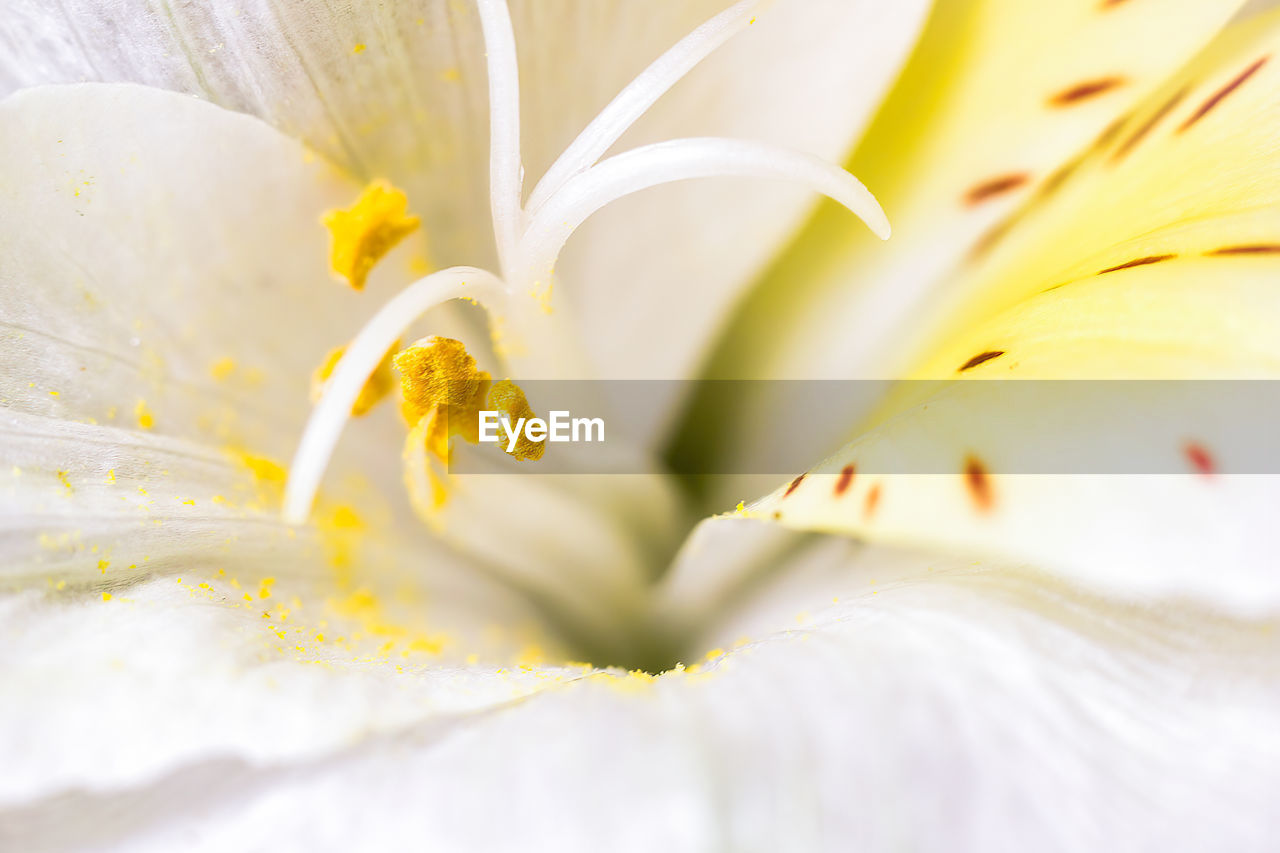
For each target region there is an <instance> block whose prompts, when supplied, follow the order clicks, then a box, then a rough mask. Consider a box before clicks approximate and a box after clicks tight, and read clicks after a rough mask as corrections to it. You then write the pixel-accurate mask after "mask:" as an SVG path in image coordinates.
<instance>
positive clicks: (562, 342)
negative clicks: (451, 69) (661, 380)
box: [284, 0, 889, 524]
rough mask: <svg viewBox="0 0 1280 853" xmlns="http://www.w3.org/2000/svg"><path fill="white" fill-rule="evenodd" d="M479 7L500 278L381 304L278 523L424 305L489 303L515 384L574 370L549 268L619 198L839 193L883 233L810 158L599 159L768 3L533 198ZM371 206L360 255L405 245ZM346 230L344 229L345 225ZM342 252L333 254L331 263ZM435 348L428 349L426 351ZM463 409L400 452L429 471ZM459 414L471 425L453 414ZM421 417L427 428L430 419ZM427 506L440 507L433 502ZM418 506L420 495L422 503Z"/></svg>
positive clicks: (690, 48) (439, 276) (354, 258)
mask: <svg viewBox="0 0 1280 853" xmlns="http://www.w3.org/2000/svg"><path fill="white" fill-rule="evenodd" d="M476 4H477V8H478V11H479V15H480V23H481V27H482V30H483V33H484V41H485V47H486V50H487V54H486V56H487V67H488V77H489V146H490V151H489V154H490V156H489V194H490V210H491V213H492V218H493V231H494V239H495V242H496V245H497V254H498V259H499V270H500V274H494V273H492V272H488V271H485V270H481V269H477V268H474V267H452V268H449V269H445V270H441V271H439V272H435V273H432V274H431V275H428V276H426V277H424V278H422V279H420V280H418V281H416V282H414V283H413V284H411V285H409V286H408V287H406V288H405V289H404V290H403V291H401V292H400V293H399V294H398V295H396V296H395V297H394V298H392V299H391V300H390V301H388V302H387V303H386V304H385V305H383V306H382V308H381V309H380V310H379V311H378V312H377V313H376V314H375V315H374V317H373V318H372V319H371V320H370V321H369V322H368V323H367V324H366V325H365V326H364V328H362V329H361V330H360V331H359V332H358V333H357V334H356V336H355V338H354V339H353V340H352V341H351V343H350V344H349V345H348V346H347V347H346V348H345V350H343V351H342V352H341V354H340V355H339V356H338V357H337V360H336V362H335V363H332V364H330V365H329V370H328V375H327V379H326V380H325V381H324V383H323V386H322V390H321V394H320V399H319V401H318V403H317V405H316V407H315V409H314V410H313V412H312V414H311V418H310V420H309V422H308V423H307V426H306V429H305V431H304V433H303V436H302V440H301V442H300V444H299V446H298V450H297V453H296V454H295V456H294V459H293V464H292V466H291V467H290V474H289V480H288V484H287V487H286V489H285V499H284V517H285V519H286V520H287V521H289V522H291V523H295V524H299V523H302V522H304V521H306V519H307V517H308V515H309V514H310V511H311V506H312V503H313V501H314V499H315V495H316V492H317V490H318V488H319V486H320V481H321V479H322V477H323V474H324V471H325V468H326V467H327V466H328V463H329V460H330V457H331V456H332V453H333V450H334V448H335V446H336V444H337V442H338V439H339V437H340V436H341V434H342V431H343V429H344V427H345V425H346V423H347V419H348V418H349V417H350V416H351V414H352V411H353V408H355V409H357V410H358V409H359V408H360V402H361V396H362V394H365V395H367V394H368V391H367V388H368V385H369V382H370V379H371V377H375V375H376V374H377V373H378V371H379V368H380V365H385V363H386V359H387V356H388V353H389V352H390V351H391V350H393V349H394V348H395V346H396V342H397V341H398V340H400V339H401V337H402V336H403V335H404V334H405V333H406V331H407V330H408V328H409V327H410V326H411V325H412V324H413V323H414V322H416V321H417V320H418V319H419V318H420V317H421V316H422V315H423V314H424V313H425V312H427V311H428V310H430V309H432V308H434V307H436V306H438V305H440V304H442V303H444V302H446V301H448V300H451V299H467V300H471V301H473V302H475V303H477V304H479V305H480V306H482V307H483V308H484V309H485V310H486V312H487V314H488V317H489V321H490V324H491V329H496V328H501V329H502V332H503V336H502V341H501V346H500V347H499V356H500V357H501V358H502V360H503V367H504V369H506V370H508V371H509V372H510V373H511V374H512V375H521V376H524V377H526V378H553V377H557V376H560V377H565V376H572V375H574V373H578V374H579V375H580V374H581V372H582V370H583V359H582V358H581V357H580V356H579V355H578V354H577V353H576V352H575V351H574V349H573V341H574V337H573V336H572V335H571V334H569V331H570V330H567V329H564V328H562V325H561V324H560V322H559V321H558V319H557V318H556V316H555V315H554V312H553V311H552V305H551V285H552V279H553V269H554V267H555V263H556V259H557V258H558V256H559V254H560V251H561V249H562V248H563V247H564V245H565V243H566V241H567V240H568V239H569V237H570V236H571V235H572V234H573V232H574V231H575V230H576V229H577V228H578V226H580V225H581V224H582V223H583V222H584V221H585V220H586V219H587V218H588V217H589V216H591V215H592V214H593V213H595V212H596V211H598V210H600V209H601V208H603V207H605V206H606V205H608V204H610V203H611V202H613V201H615V200H617V199H619V198H622V197H624V196H627V195H630V194H632V193H635V192H638V191H640V190H643V189H647V188H649V187H655V186H658V185H661V184H666V183H671V182H675V181H684V180H690V179H693V178H706V177H719V176H738V177H760V178H772V179H782V180H789V181H795V182H799V183H801V184H804V185H807V186H809V187H811V188H812V189H814V190H816V191H817V192H819V193H821V194H823V195H826V196H828V197H830V198H832V199H833V200H835V201H836V202H838V203H840V204H841V205H843V206H844V207H846V208H848V209H849V210H850V211H852V212H853V213H854V214H856V215H857V216H859V217H860V218H861V219H862V220H863V221H864V222H866V223H867V225H868V226H869V227H870V228H871V230H872V231H873V232H874V233H876V234H877V235H878V236H880V237H881V238H882V239H887V238H888V236H889V223H888V220H887V219H886V218H885V215H884V212H883V211H882V210H881V209H880V206H879V204H878V203H877V202H876V200H875V198H874V197H873V196H872V195H871V194H870V193H869V192H868V191H867V189H866V188H865V187H863V185H862V184H861V183H860V182H859V181H858V180H857V179H856V178H854V177H853V176H852V175H850V174H849V173H848V172H846V171H844V170H843V169H841V168H840V167H838V166H836V165H834V164H831V163H828V162H826V161H824V160H822V159H820V158H818V157H815V156H813V155H810V154H806V153H804V152H799V151H794V150H791V149H787V148H783V147H779V146H776V145H771V144H767V143H763V142H755V141H750V140H742V139H726V138H690V139H676V140H670V141H667V142H661V143H657V144H653V145H647V146H643V147H640V148H636V149H633V150H631V151H627V152H625V153H623V154H618V155H616V156H613V157H609V158H608V159H604V160H601V158H602V157H603V156H604V154H605V153H606V152H607V151H608V150H609V149H610V148H611V147H612V146H613V145H614V144H615V143H616V142H617V141H618V140H619V139H620V138H621V137H622V135H623V134H624V133H625V132H626V131H627V129H628V128H630V127H631V126H632V125H633V124H634V123H635V122H636V120H637V119H639V118H640V117H641V116H642V115H643V114H644V113H645V112H646V111H647V110H648V109H649V108H650V107H651V106H652V105H653V104H654V103H655V102H656V101H657V100H658V99H659V98H660V97H661V96H662V95H663V94H664V93H665V92H667V91H668V90H669V89H670V88H671V87H672V86H674V85H675V84H676V83H677V82H678V81H679V80H680V79H681V78H683V77H684V76H685V75H686V74H688V73H689V71H691V70H692V69H693V68H694V67H695V66H696V65H697V64H698V63H699V62H701V61H702V60H703V59H704V58H706V57H707V56H708V55H710V54H711V53H712V52H713V51H714V50H715V49H716V48H718V47H719V46H720V45H722V44H724V43H725V42H726V41H728V40H729V39H730V38H731V37H732V36H733V35H734V34H736V33H738V32H740V31H741V30H742V29H744V28H745V27H747V26H749V25H750V24H751V23H753V22H754V21H755V18H753V17H752V14H753V13H754V12H755V11H756V9H757V7H758V6H760V5H761V0H740V2H738V3H735V4H734V5H732V6H730V7H729V8H728V9H726V10H725V11H723V12H721V13H720V14H718V15H716V16H715V17H713V18H711V19H709V20H708V21H706V22H704V23H703V24H702V25H701V26H699V27H698V28H697V29H695V30H694V31H693V32H691V33H690V34H689V35H687V36H686V37H685V38H683V39H682V40H680V41H679V42H678V43H677V44H675V45H674V46H673V47H671V48H670V49H669V50H668V51H667V52H666V53H664V54H663V55H662V56H661V57H659V58H658V59H657V60H655V61H654V62H653V63H652V64H651V65H650V66H649V67H648V68H647V69H645V70H644V71H643V72H641V73H640V75H639V76H637V77H636V78H635V79H634V80H632V81H631V83H629V84H628V85H627V86H626V87H625V88H624V89H623V90H622V91H621V92H620V93H619V94H618V95H617V96H616V97H615V98H614V99H613V100H612V101H611V102H610V103H609V104H608V105H607V106H606V107H605V108H604V109H603V110H602V111H601V112H600V113H599V115H597V116H596V117H595V118H594V119H593V120H592V121H591V122H590V123H589V124H588V125H587V127H586V128H585V129H584V130H583V131H582V133H581V134H579V136H578V137H577V138H576V139H575V140H574V141H573V142H572V143H571V144H570V145H569V146H568V147H567V148H566V149H565V150H564V152H563V153H562V154H561V155H560V157H559V158H558V159H557V160H556V161H555V163H553V164H552V166H551V167H550V168H549V169H548V170H547V172H546V174H545V175H544V176H543V177H542V179H541V180H540V181H539V182H538V184H537V185H536V186H535V187H534V189H533V191H532V192H531V193H530V194H529V198H528V201H527V202H525V200H524V190H523V174H524V167H523V165H522V158H521V153H520V152H521V148H520V85H519V74H518V69H517V62H516V44H515V34H514V32H513V29H512V25H511V17H510V13H509V10H508V8H507V4H506V0H476ZM369 205H370V214H371V215H375V216H379V215H380V218H376V219H375V220H374V221H372V222H369V221H366V220H363V219H360V218H359V217H358V216H357V217H356V219H354V220H350V221H351V222H352V223H353V227H355V228H357V230H358V229H359V228H360V226H361V224H362V223H363V224H364V226H366V227H367V229H368V230H367V232H366V231H359V232H358V233H359V235H360V237H361V239H365V240H367V241H368V242H367V243H360V241H359V240H357V241H356V242H357V245H358V246H364V247H365V248H369V247H372V248H373V249H375V250H376V249H380V248H384V247H385V246H387V245H388V241H390V243H394V242H395V241H396V240H398V239H400V237H402V236H403V233H404V231H403V229H404V228H406V227H411V224H410V222H409V221H408V218H407V217H405V210H404V206H403V204H402V203H400V201H399V200H397V199H396V198H395V197H394V195H393V194H392V192H390V191H388V190H387V189H386V188H379V189H378V194H377V195H376V196H375V197H373V198H372V199H371V201H370V202H369ZM357 208H359V205H357ZM346 223H347V220H343V221H340V222H339V223H338V225H340V226H342V225H345V224H346ZM413 224H416V223H413ZM331 227H333V225H332V224H331ZM335 233H336V232H335ZM349 254H350V256H347V255H344V256H343V257H342V263H343V264H344V266H346V267H348V268H349V269H350V271H351V275H350V276H349V280H350V281H351V282H352V284H353V286H354V285H356V282H357V281H359V282H360V283H362V282H363V277H364V275H366V274H367V273H368V266H369V265H370V264H367V263H366V261H367V258H368V257H369V254H368V252H365V253H362V252H361V251H359V250H358V249H357V251H355V252H354V253H349ZM338 255H339V253H338V251H337V249H336V248H335V258H334V261H335V268H336V267H337V264H338V262H339V257H338ZM431 340H434V341H436V342H439V341H440V340H442V339H431ZM432 345H433V344H431V342H430V341H428V342H427V343H426V344H423V346H424V347H430V346H432ZM434 345H437V346H438V345H439V344H438V343H437V344H434ZM424 355H425V354H424ZM436 355H437V356H439V355H442V353H440V352H437V353H436ZM428 362H429V364H428V365H427V369H428V370H436V369H439V368H440V366H441V364H442V362H440V361H439V360H438V359H428ZM455 367H456V364H455ZM465 372H466V371H465V370H463V373H465ZM452 378H454V379H459V378H462V379H470V378H474V377H466V376H453V377H452ZM488 378H489V377H488V375H487V374H485V375H484V378H483V380H477V381H486V382H487V380H488ZM508 384H509V383H508ZM507 392H508V393H510V389H507ZM455 402H456V401H452V402H451V401H440V400H437V401H433V403H432V405H430V406H427V407H426V409H425V410H424V411H425V413H422V414H421V416H420V418H419V419H418V421H417V422H416V424H417V425H416V426H415V427H414V429H413V431H412V432H411V437H410V442H411V444H412V443H413V442H415V441H416V442H418V443H420V444H422V445H423V446H424V447H425V448H427V450H426V451H424V452H423V453H416V452H415V453H413V454H412V458H410V456H411V454H409V453H406V462H407V464H408V465H409V466H410V468H411V469H413V468H414V467H415V466H422V465H427V464H430V457H431V456H432V455H434V456H436V457H437V458H439V457H440V455H441V454H442V453H443V452H444V450H442V448H443V447H447V442H448V439H449V437H450V434H449V431H448V430H447V429H443V428H441V427H440V426H439V425H438V424H439V421H438V419H439V418H441V417H444V416H446V415H447V414H448V413H449V411H450V409H449V408H448V407H449V406H453V405H454V403H455ZM526 405H527V404H526ZM442 406H443V407H444V408H441V407H442ZM463 410H465V407H463ZM454 411H455V414H459V413H462V414H463V415H464V416H465V412H464V411H462V410H458V409H457V407H456V406H455V409H454ZM427 418H432V419H433V420H432V421H431V422H429V423H428V422H426V419H427ZM464 437H465V435H464ZM415 447H416V445H415ZM424 476H425V475H424V474H423V472H422V471H415V470H410V471H409V472H408V476H407V477H406V479H407V481H408V482H410V484H411V485H410V490H411V493H412V492H413V485H412V484H413V483H415V482H416V483H418V484H419V486H422V484H423V483H426V484H427V486H429V489H428V490H429V491H431V492H433V493H434V492H435V488H436V485H438V484H439V480H438V479H432V478H431V477H427V478H426V479H425V480H424V479H423V477H424ZM434 476H435V477H437V478H438V477H439V476H440V475H434ZM441 488H443V487H442V486H441ZM428 503H434V499H433V500H432V501H429V502H428ZM419 504H420V501H418V500H415V506H417V505H419Z"/></svg>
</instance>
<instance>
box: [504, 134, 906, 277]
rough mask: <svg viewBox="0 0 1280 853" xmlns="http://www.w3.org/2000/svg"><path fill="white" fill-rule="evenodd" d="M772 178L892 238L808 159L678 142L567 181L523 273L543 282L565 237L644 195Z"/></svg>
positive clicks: (868, 197) (859, 192)
mask: <svg viewBox="0 0 1280 853" xmlns="http://www.w3.org/2000/svg"><path fill="white" fill-rule="evenodd" d="M723 176H734V177H755V178H776V179H782V180H789V181H794V182H796V183H800V184H805V185H807V186H809V187H810V188H811V189H813V190H816V191H817V192H819V193H821V194H823V195H825V196H827V197H829V198H831V199H832V200H834V201H836V202H838V203H839V204H841V205H843V206H844V207H846V208H848V209H849V210H850V211H851V212H852V213H853V214H855V215H856V216H857V217H858V218H860V219H861V220H862V221H863V222H865V223H866V224H867V227H869V228H870V229H871V230H872V232H873V233H875V235H876V236H878V237H879V238H880V239H882V240H887V239H888V238H889V234H890V228H889V220H888V219H887V218H886V217H885V214H884V211H883V210H882V209H881V208H880V204H879V203H878V202H877V201H876V199H875V196H873V195H872V194H871V193H870V192H869V191H868V190H867V188H866V187H864V186H863V185H862V183H861V182H860V181H859V180H858V179H857V178H855V177H854V176H853V175H851V174H849V173H848V172H846V171H845V170H844V169H841V168H840V167H839V166H836V165H834V164H832V163H828V162H827V161H826V160H823V159H822V158H820V157H817V156H815V155H813V154H807V153H805V152H802V151H795V150H792V149H789V148H782V147H780V146H776V145H771V144H768V143H764V142H754V141H748V140H742V139H718V138H696V139H676V140H672V141H670V142H659V143H657V144H655V145H647V146H644V147H643V148H637V149H635V150H633V151H628V152H626V153H625V154H619V155H617V156H616V157H610V158H609V159H608V160H605V161H603V162H601V163H600V164H599V165H596V166H593V167H591V168H590V169H588V170H587V171H585V172H582V173H581V174H579V175H576V176H574V177H572V178H570V179H569V180H568V181H567V182H566V183H565V185H564V187H563V188H561V190H560V191H559V192H558V193H556V195H555V196H553V197H552V198H551V199H549V200H548V201H547V204H546V205H545V207H544V209H543V210H542V211H541V212H540V213H539V214H538V216H537V217H536V218H535V219H534V220H533V221H531V222H530V223H529V227H528V229H527V231H526V232H525V236H524V240H523V241H522V242H521V248H520V264H521V268H522V269H524V270H527V271H528V273H529V274H530V275H531V276H532V277H535V278H536V277H538V276H540V275H542V274H544V273H545V274H549V272H550V270H551V268H552V267H553V266H554V265H555V261H556V258H557V257H558V256H559V254H560V250H561V249H562V248H563V247H564V244H565V241H567V240H568V239H569V237H570V235H572V234H573V232H574V231H575V230H577V228H578V226H579V225H581V224H582V223H583V221H585V220H586V219H587V217H589V216H590V215H591V214H593V213H595V212H596V211H597V210H599V209H600V208H602V207H604V206H605V205H607V204H609V203H610V202H613V201H616V200H618V199H620V198H622V197H624V196H627V195H630V194H631V193H634V192H639V191H640V190H643V189H648V188H649V187H655V186H659V185H661V184H669V183H673V182H675V181H685V180H690V179H693V178H711V177H723Z"/></svg>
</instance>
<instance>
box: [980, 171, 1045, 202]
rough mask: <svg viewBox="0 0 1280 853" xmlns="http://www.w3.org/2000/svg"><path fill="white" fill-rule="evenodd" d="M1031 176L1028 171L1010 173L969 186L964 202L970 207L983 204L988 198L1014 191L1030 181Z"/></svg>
mask: <svg viewBox="0 0 1280 853" xmlns="http://www.w3.org/2000/svg"><path fill="white" fill-rule="evenodd" d="M1030 180H1031V176H1030V175H1028V174H1027V173H1026V172H1016V173H1012V174H1008V175H1000V176H999V177H996V178H991V179H989V180H986V181H983V182H982V183H980V184H975V185H974V186H972V187H970V188H969V191H968V192H966V193H965V194H964V203H965V204H966V205H968V206H969V207H974V206H976V205H979V204H982V202H984V201H987V200H988V199H992V198H995V197H997V196H1001V195H1004V194H1005V193H1008V192H1012V191H1013V190H1016V189H1018V188H1019V187H1022V186H1025V185H1026V184H1027V183H1028V182H1030Z"/></svg>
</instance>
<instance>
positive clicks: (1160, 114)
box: [1111, 88, 1191, 163]
mask: <svg viewBox="0 0 1280 853" xmlns="http://www.w3.org/2000/svg"><path fill="white" fill-rule="evenodd" d="M1190 91H1191V90H1190V89H1189V88H1183V89H1181V90H1180V91H1178V92H1176V93H1174V95H1173V96H1172V97H1171V98H1169V100H1167V101H1165V102H1164V103H1163V104H1161V106H1160V109H1158V110H1156V111H1155V112H1154V113H1152V114H1151V117H1150V118H1149V119H1147V120H1146V121H1145V122H1143V123H1142V125H1141V126H1139V127H1138V129H1137V130H1135V131H1134V132H1133V133H1132V134H1131V135H1130V136H1129V138H1128V139H1126V140H1125V141H1124V143H1123V144H1121V146H1120V147H1119V148H1117V149H1116V151H1115V153H1114V154H1112V155H1111V162H1112V163H1117V162H1119V161H1120V160H1122V159H1124V157H1125V155H1127V154H1128V153H1129V152H1130V151H1132V150H1133V149H1134V148H1136V147H1137V145H1138V143H1139V142H1141V141H1142V140H1143V139H1145V138H1146V137H1147V135H1148V134H1150V133H1151V131H1153V130H1155V129H1156V125H1158V124H1160V122H1161V121H1163V120H1164V117H1165V116H1167V115H1168V114H1169V113H1171V112H1173V111H1174V109H1175V108H1177V106H1178V104H1180V103H1182V100H1183V98H1185V97H1186V96H1187V94H1188V93H1189V92H1190Z"/></svg>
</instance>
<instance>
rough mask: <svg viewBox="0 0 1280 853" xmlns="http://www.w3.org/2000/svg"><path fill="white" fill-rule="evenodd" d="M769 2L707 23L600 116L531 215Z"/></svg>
mask: <svg viewBox="0 0 1280 853" xmlns="http://www.w3.org/2000/svg"><path fill="white" fill-rule="evenodd" d="M762 2H763V0H741V2H738V3H735V4H734V5H732V6H730V7H729V8H728V9H726V10H724V11H723V12H721V13H720V14H718V15H716V16H715V17H714V18H711V19H709V20H707V21H705V22H703V23H702V25H701V26H699V27H698V28H697V29H695V30H694V31H693V32H691V33H689V35H687V36H685V37H684V38H683V39H681V40H680V41H679V42H677V43H676V44H675V45H674V46H673V47H672V48H671V49H669V50H668V51H667V52H666V53H664V54H662V56H660V57H658V58H657V59H656V60H654V61H653V63H652V64H651V65H649V67H648V68H646V69H645V70H644V71H641V72H640V74H639V75H637V76H636V78H635V79H634V80H632V81H631V82H630V83H628V84H627V86H626V88H624V89H623V90H622V91H621V92H619V93H618V94H617V96H615V97H614V99H613V100H612V101H610V102H609V105H608V106H606V107H605V108H604V109H603V110H601V111H600V114H599V115H597V116H596V117H595V118H594V119H592V120H591V123H590V124H588V125H587V126H586V128H585V129H584V130H583V131H582V133H580V134H579V135H578V138H577V139H575V140H573V142H572V143H570V145H569V147H568V148H566V149H565V150H564V153H562V154H561V155H560V157H559V158H558V159H557V160H556V161H555V163H553V164H552V165H551V168H550V169H548V170H547V172H546V174H544V175H543V176H542V179H541V180H540V181H538V185H537V186H536V187H534V188H533V193H532V194H530V196H529V204H528V208H527V209H528V214H529V216H530V217H533V216H536V215H537V212H538V210H539V209H540V208H541V207H542V206H543V204H545V203H546V202H547V200H548V199H550V198H551V196H553V195H555V194H556V193H557V192H559V190H560V188H561V187H563V186H564V184H565V182H566V181H568V180H569V179H570V178H572V177H573V176H574V175H576V174H578V173H579V172H582V171H583V170H585V169H588V168H590V167H591V166H594V165H595V163H596V161H597V160H599V159H600V158H601V157H603V156H604V153H605V152H606V151H608V150H609V148H610V147H612V146H613V144H614V143H615V142H617V141H618V140H619V139H620V138H621V137H622V134H624V133H626V132H627V130H628V129H629V128H630V127H631V126H632V125H633V124H635V123H636V120H637V119H639V118H640V117H641V116H642V115H644V114H645V112H646V111H648V109H649V108H650V107H651V106H653V105H654V103H656V102H657V100H658V99H659V98H661V97H662V96H663V95H664V94H666V92H667V91H668V90H669V89H670V88H671V87H672V86H674V85H675V84H676V83H678V82H680V80H681V79H683V78H684V76H685V75H686V74H688V73H689V72H690V71H692V70H693V69H694V67H695V66H696V65H697V64H698V63H699V62H701V61H702V60H704V59H706V58H707V57H708V56H710V55H711V54H712V53H713V52H715V50H716V48H718V47H720V45H722V44H724V43H725V42H727V41H728V40H729V39H731V38H733V36H735V35H736V34H737V33H738V32H740V31H741V30H743V29H744V28H745V27H746V26H747V25H748V24H750V23H751V21H752V20H753V18H752V17H751V14H752V12H754V11H756V9H757V8H758V7H759V6H760V5H761V3H762Z"/></svg>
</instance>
